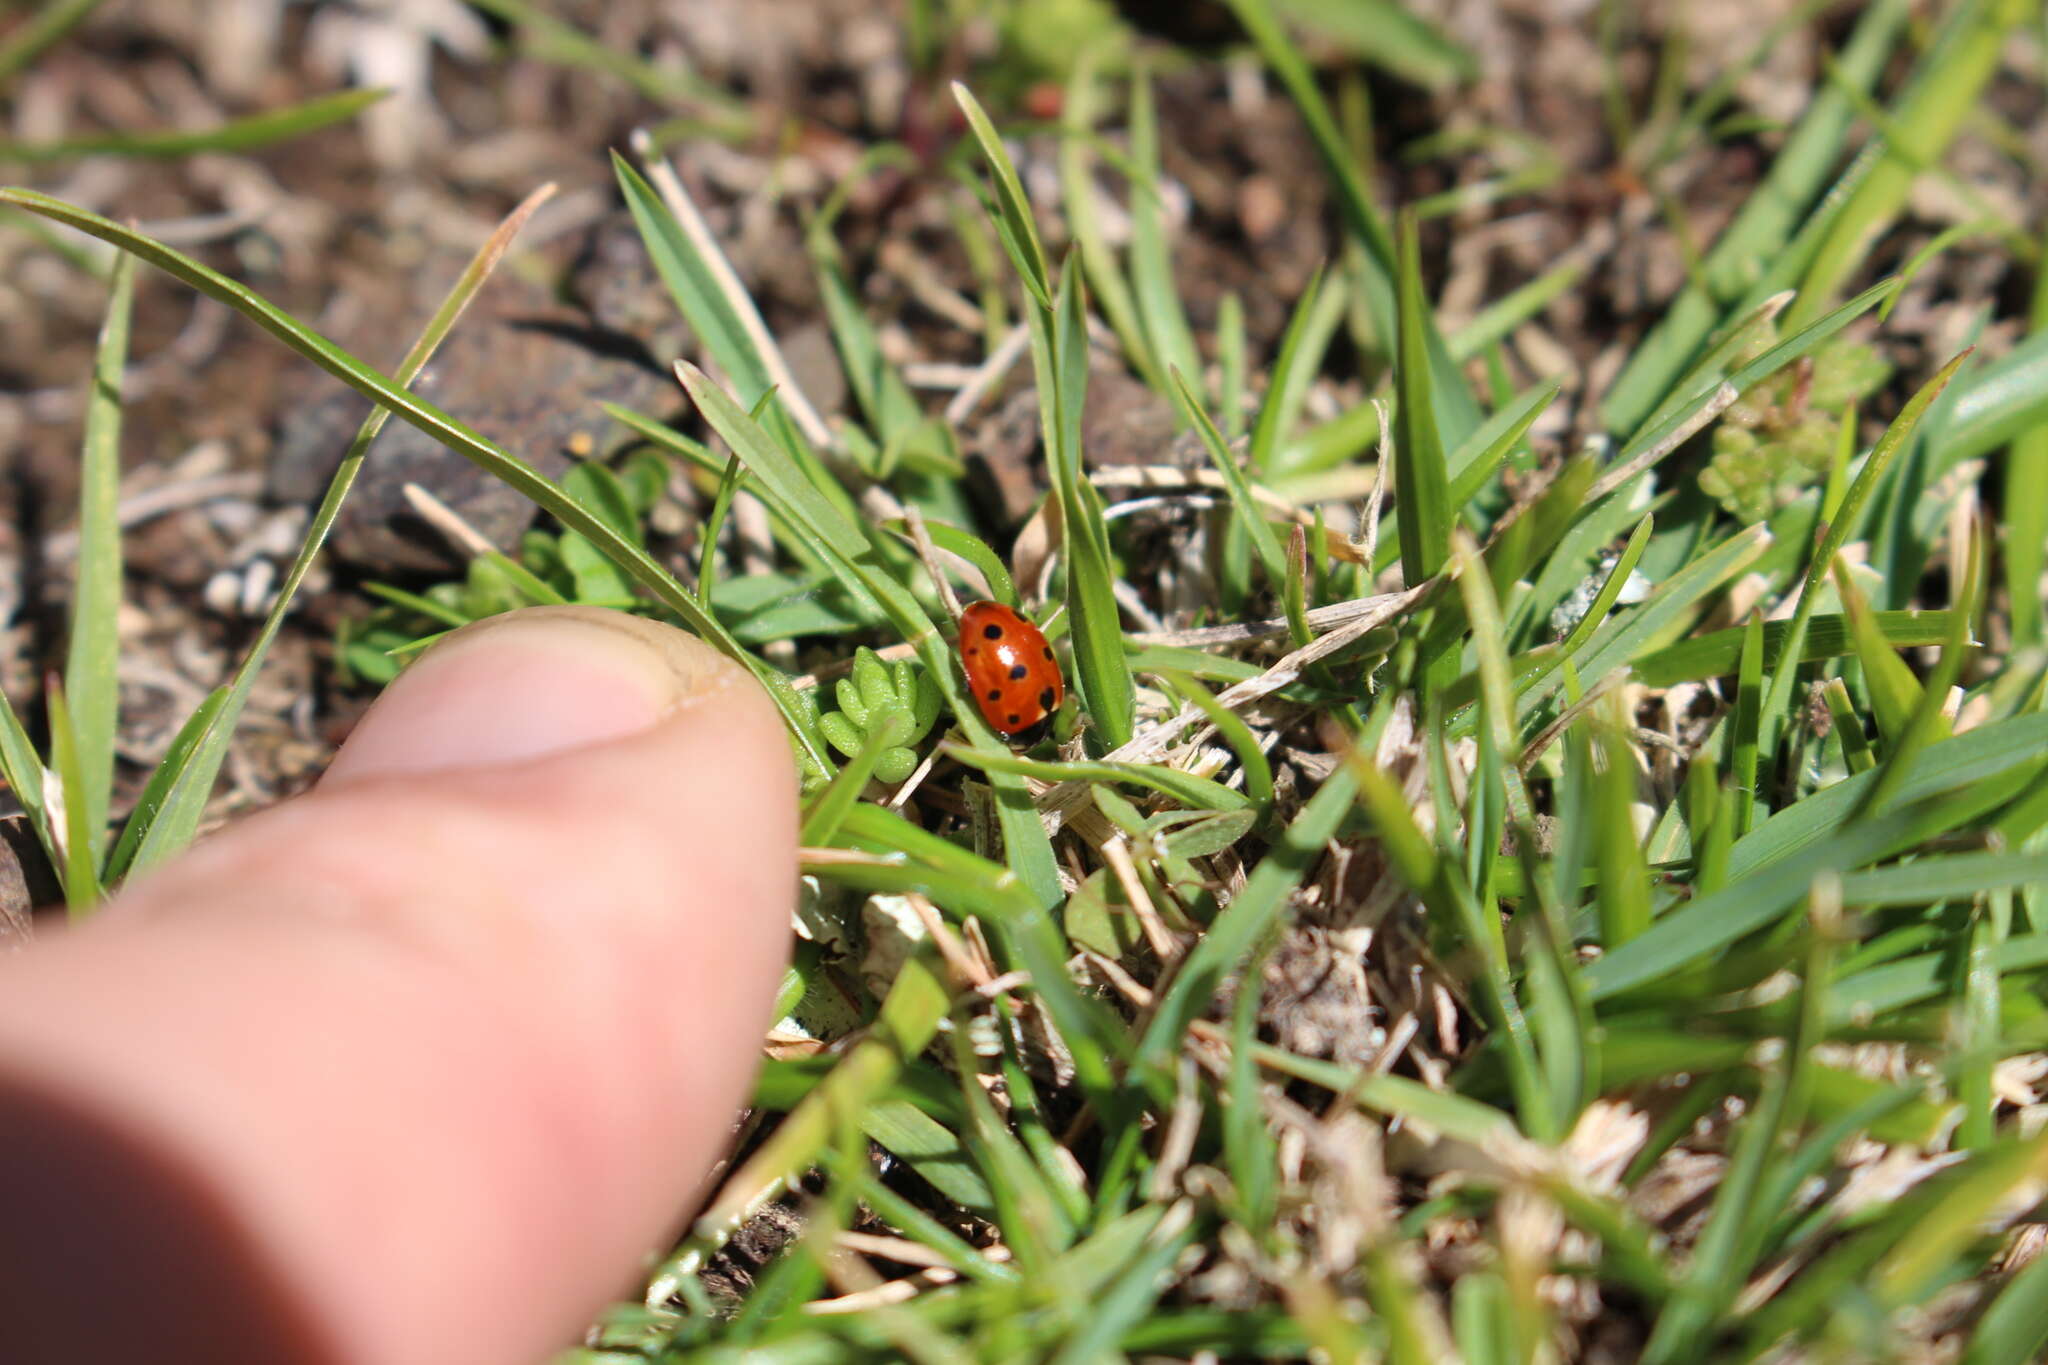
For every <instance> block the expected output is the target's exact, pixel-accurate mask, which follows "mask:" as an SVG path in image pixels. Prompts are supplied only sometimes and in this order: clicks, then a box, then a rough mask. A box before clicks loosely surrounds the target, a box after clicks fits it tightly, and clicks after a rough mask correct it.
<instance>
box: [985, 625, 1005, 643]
mask: <svg viewBox="0 0 2048 1365" xmlns="http://www.w3.org/2000/svg"><path fill="white" fill-rule="evenodd" d="M981 633H982V634H983V635H986V636H988V638H989V639H991V640H1000V639H1002V638H1003V628H1002V627H1001V626H998V625H994V624H990V625H986V626H983V627H982V628H981Z"/></svg>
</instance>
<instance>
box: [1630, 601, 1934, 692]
mask: <svg viewBox="0 0 2048 1365" xmlns="http://www.w3.org/2000/svg"><path fill="white" fill-rule="evenodd" d="M1871 623H1872V625H1873V626H1875V627H1876V630H1877V638H1878V639H1880V640H1882V641H1884V642H1885V643H1886V644H1888V645H1890V646H1892V647H1893V648H1897V649H1907V648H1911V647H1913V646H1916V645H1934V644H1940V643H1941V641H1942V639H1943V638H1944V637H1945V636H1946V635H1947V633H1948V624H1949V622H1948V613H1947V612H1946V611H1880V612H1874V613H1872V616H1871ZM1791 624H1792V623H1791V622H1789V621H1766V622H1764V655H1765V657H1766V658H1773V657H1777V656H1778V655H1779V654H1781V653H1784V652H1786V651H1784V649H1783V645H1784V641H1785V635H1786V632H1787V631H1788V630H1789V629H1790V628H1791ZM1744 630H1745V627H1742V626H1730V627H1728V628H1727V629H1726V630H1717V631H1711V632H1709V633H1708V634H1705V635H1695V636H1693V637H1692V638H1691V639H1689V640H1681V641H1679V642H1678V643H1677V644H1675V645H1667V646H1666V647H1664V648H1663V649H1660V650H1657V651H1655V652H1654V653H1651V654H1645V655H1644V656H1643V657H1642V658H1640V659H1637V660H1636V662H1635V673H1636V681H1638V682H1640V683H1642V684H1643V686H1645V687H1670V686H1672V685H1673V684H1674V683H1681V682H1697V681H1700V680H1701V679H1704V678H1719V677H1727V676H1730V675H1732V674H1733V673H1734V672H1735V671H1736V669H1737V667H1739V666H1740V664H1741V660H1742V637H1743V632H1744ZM1854 648H1855V644H1854V642H1853V641H1852V639H1851V637H1850V630H1849V618H1848V617H1847V616H1843V615H1837V614H1835V613H1832V612H1830V613H1827V614H1825V615H1820V616H1815V617H1812V618H1810V619H1809V620H1808V621H1807V624H1806V641H1805V646H1804V648H1802V649H1801V650H1800V655H1799V657H1800V661H1801V662H1803V663H1818V662H1819V661H1821V660H1823V659H1837V658H1840V657H1841V656H1843V655H1844V654H1848V653H1850V652H1851V651H1852V650H1854Z"/></svg>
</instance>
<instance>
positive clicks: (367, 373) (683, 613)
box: [0, 189, 836, 773]
mask: <svg viewBox="0 0 2048 1365" xmlns="http://www.w3.org/2000/svg"><path fill="white" fill-rule="evenodd" d="M0 203H6V204H13V205H16V206H18V207H20V208H24V209H27V210H29V211H31V212H33V213H37V214H40V215H41V216H43V217H45V218H50V219H53V220H55V221H57V222H60V223H64V224H66V225H67V226H70V227H74V228H77V229H78V230H79V231H81V232H85V233H88V234H89V235H91V236H94V237H98V238H99V239H101V240H102V241H106V242H111V243H113V244H114V245H115V246H118V247H120V248H121V249H122V250H124V251H129V252H132V253H134V254H135V255H136V256H138V257H140V258H141V259H142V260H143V261H145V262H147V263H148V264H150V265H153V266H155V267H156V268H157V269H159V270H162V271H164V272H165V273H166V274H168V275H171V276H173V277H175V278H177V279H179V280H182V281H183V282H185V283H186V284H188V285H191V286H192V287H193V288H195V289H197V290H199V291H200V292H201V293H203V294H206V295H207V296H208V297H210V298H213V299H217V300H219V301H220V302H222V303H224V304H226V305H228V306H229V307H230V308H233V309H234V310H235V311H236V312H238V313H241V314H242V315H243V316H244V317H247V318H248V319H250V320H251V321H252V322H255V323H257V324H258V325H259V326H261V327H262V328H263V329H264V330H265V331H267V332H269V333H270V334H271V335H272V336H274V337H276V338H277V339H278V340H280V341H282V342H284V343H285V344H286V345H287V346H289V347H291V348H292V349H293V350H295V351H297V352H298V353H299V354H300V355H302V356H304V357H305V358H306V359H308V360H310V361H312V362H313V363H314V364H316V365H318V366H320V368H321V369H323V370H326V371H327V372H328V373H329V374H331V375H333V376H335V378H337V379H340V380H341V381H342V382H343V383H345V384H347V385H348V386H349V387H350V388H352V389H355V390H356V391H357V392H358V393H361V394H362V395H364V396H365V397H367V398H369V399H371V400H372V401H374V402H377V403H379V404H381V405H383V406H385V407H388V408H390V409H391V410H392V412H393V413H395V414H396V415H397V416H398V417H399V418H400V419H401V420H403V421H404V422H406V423H407V424H408V425H411V426H414V427H417V428H418V429H419V430H420V431H422V432H424V433H426V434H427V435H428V436H431V437H433V438H434V439H435V440H437V441H439V442H440V443H441V444H442V445H445V446H447V447H448V448H449V449H450V450H453V451H454V452H455V453H457V454H458V455H461V456H462V457H463V458H465V459H467V460H469V461H470V462H472V463H473V464H476V465H478V466H479V467H481V468H482V469H484V470H485V471H486V472H488V473H489V474H491V475H492V476H493V477H494V478H496V479H498V480H500V481H501V482H503V483H505V484H507V485H508V486H510V487H512V488H514V489H516V490H518V491H519V492H520V493H521V494H522V495H524V496H525V497H526V498H528V499H529V500H530V501H532V502H533V503H535V504H536V505H537V506H539V507H540V509H541V510H542V511H544V512H547V513H548V514H550V515H551V516H553V517H554V518H555V519H556V520H558V521H560V522H561V523H562V524H563V525H564V526H566V527H568V528H569V529H570V530H572V531H575V532H577V533H578V534H579V535H581V536H583V537H584V538H585V539H586V540H589V541H591V542H592V543H593V544H595V545H596V546H597V547H598V548H599V549H601V550H603V551H604V553H605V555H606V556H607V557H608V558H610V559H611V560H612V562H613V563H615V564H617V565H619V567H620V568H622V569H624V570H625V571H626V572H627V573H628V574H630V575H631V576H632V577H633V579H634V580H635V581H636V582H638V583H640V584H641V586H643V587H645V588H646V589H647V590H648V591H649V592H650V593H652V594H653V595H654V596H655V598H657V599H658V600H659V601H660V602H661V603H662V605H664V606H666V607H668V608H669V609H670V610H671V611H674V612H675V613H676V614H677V615H678V616H680V617H681V618H682V619H683V622H684V624H685V625H686V626H688V628H689V629H690V630H691V631H693V632H695V633H696V634H698V635H700V636H702V637H703V638H704V639H705V640H706V641H707V642H708V643H710V644H712V645H714V646H716V647H717V648H718V650H719V652H721V653H723V654H725V655H726V656H728V657H729V658H731V659H733V660H734V661H735V662H737V663H739V664H740V665H741V666H742V667H744V668H745V669H747V671H748V672H750V673H752V674H753V675H754V676H755V678H757V679H758V680H759V681H760V682H761V684H762V686H764V687H766V688H767V689H768V692H769V695H770V696H772V697H773V698H774V699H775V703H776V707H777V709H778V710H780V711H781V712H782V714H783V718H784V719H785V720H786V721H787V722H788V724H789V727H790V731H791V733H792V735H793V736H794V737H795V738H796V740H797V742H798V743H799V745H801V746H802V748H803V751H804V753H805V754H806V756H807V758H808V760H809V761H810V762H812V763H814V764H816V765H817V766H818V767H819V768H820V770H821V771H823V772H826V773H830V772H832V771H833V770H834V769H835V767H836V765H834V764H833V763H832V762H831V760H830V759H829V758H828V757H827V756H826V745H825V743H824V740H823V739H822V737H820V736H819V735H818V734H817V733H816V730H815V727H814V726H813V725H812V724H811V721H810V718H809V715H808V713H807V712H806V711H805V709H804V707H803V706H802V704H801V703H800V702H799V701H798V700H797V699H796V696H795V693H794V692H793V691H792V689H791V687H790V684H789V680H788V678H786V677H784V676H783V675H782V674H781V673H780V672H778V671H776V670H775V669H772V668H770V667H768V666H767V665H766V664H764V663H762V662H761V661H760V660H759V659H757V658H755V657H754V656H753V655H752V654H751V653H749V652H748V651H747V650H745V649H744V648H742V647H741V646H740V644H739V643H738V641H736V640H734V639H733V638H732V635H731V633H730V632H728V631H727V630H725V629H724V627H722V626H721V625H720V624H719V623H718V621H717V620H716V618H714V617H710V616H707V615H705V613H704V611H703V610H702V608H701V607H699V605H698V604H697V600H696V596H695V594H693V593H692V592H691V591H690V590H689V589H688V588H686V587H684V586H683V585H682V584H681V583H680V582H678V581H677V580H676V578H675V576H674V575H673V574H671V573H670V572H669V571H668V570H667V569H666V568H664V567H663V566H662V565H661V564H660V563H658V562H656V561H655V559H654V558H653V557H652V556H650V555H649V554H648V553H647V552H646V551H645V550H644V549H642V548H641V547H640V546H637V545H634V544H633V543H632V542H630V541H628V540H626V539H624V538H623V537H621V536H619V535H618V534H617V533H616V532H615V531H613V530H612V529H611V528H610V527H608V526H606V525H605V524H604V522H603V521H602V520H600V519H599V518H596V517H593V516H591V515H590V514H589V513H588V512H587V511H585V510H584V509H583V508H581V507H579V506H578V505H577V504H576V502H575V501H574V500H573V499H571V498H569V497H568V496H567V495H565V494H564V493H563V492H562V490H561V489H560V488H558V487H556V486H555V485H554V484H553V483H551V482H549V481H548V480H547V479H546V478H543V477H542V476H541V475H540V474H539V473H538V472H537V471H535V470H534V469H533V467H532V466H530V465H528V464H526V463H525V462H524V461H521V460H519V459H517V458H515V457H514V456H512V455H509V454H507V453H506V452H505V450H504V449H503V448H501V447H500V446H498V445H496V444H495V443H493V442H491V441H488V440H485V439H484V438H483V437H482V436H479V435H478V434H477V433H476V432H474V431H472V430H471V429H470V428H469V427H467V426H465V425H464V424H463V423H461V422H458V421H457V420H455V418H453V417H451V416H449V415H448V413H447V412H445V411H443V410H442V409H441V408H439V407H437V406H436V405H434V404H433V403H430V402H428V401H426V400H425V399H423V398H420V397H419V396H418V395H416V394H411V393H408V392H406V391H405V390H404V389H403V388H401V387H399V386H398V385H395V384H393V383H392V382H391V381H390V380H389V379H388V378H386V377H385V376H384V375H382V374H380V373H378V372H377V371H376V370H374V369H372V368H371V367H369V366H367V365H365V364H363V363H362V362H361V361H360V360H357V359H356V358H355V357H354V356H352V355H349V354H348V353H347V352H346V351H343V350H342V349H340V348H339V347H337V346H336V345H335V344H334V343H333V342H331V341H329V340H328V339H327V338H325V337H323V336H321V335H320V334H319V333H318V332H315V331H314V330H313V329H312V328H310V327H307V326H306V325H305V324H304V323H302V322H300V321H299V320H298V319H296V318H294V317H292V316H291V315H290V314H288V313H286V312H284V311H283V310H282V309H280V308H278V307H277V306H276V305H275V304H273V303H271V302H270V301H269V300H267V299H265V298H263V297H262V296H261V295H260V294H257V293H256V292H255V291H254V290H252V289H250V288H248V287H247V286H245V285H242V284H238V283H236V282H235V281H233V280H231V279H229V278H227V277H226V276H225V275H222V274H220V273H219V272H217V271H215V270H212V269H209V268H208V267H206V266H204V265H201V264H200V263H199V262H197V261H195V260H193V259H192V258H191V257H189V256H186V255H184V254H183V253H181V252H177V251H173V250H172V249H171V248H169V247H167V246H164V245H163V244H162V243H160V242H156V241H153V240H151V239H150V238H148V237H145V236H143V235H141V234H140V233H137V232H133V231H131V230H129V229H128V228H125V227H123V226H121V225H120V224H119V223H116V222H113V221H112V220H110V219H107V218H102V217H101V216H99V215H98V214H96V213H89V212H87V211H86V210H84V209H80V208H77V207H75V206H73V205H71V204H67V203H65V202H64V201H63V200H61V199H55V198H52V197H51V196H49V195H46V194H41V193H39V192H37V191H35V190H23V189H0Z"/></svg>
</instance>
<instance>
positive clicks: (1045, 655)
mask: <svg viewBox="0 0 2048 1365" xmlns="http://www.w3.org/2000/svg"><path fill="white" fill-rule="evenodd" d="M959 648H960V666H961V668H962V669H963V670H965V671H966V674H967V684H968V686H969V687H971V688H972V689H973V690H974V704H975V705H976V706H978V707H979V708H980V709H981V718H982V719H983V720H985V721H987V722H988V723H989V727H990V728H991V729H993V730H994V731H995V732H996V733H997V734H999V735H1002V736H1003V737H1004V738H1006V739H1008V740H1010V741H1011V742H1012V743H1016V744H1026V745H1028V744H1033V743H1036V742H1037V740H1038V738H1039V737H1040V736H1041V735H1043V734H1044V733H1045V725H1046V722H1047V721H1048V720H1050V719H1051V718H1052V713H1053V712H1055V711H1057V710H1059V709H1060V701H1061V699H1062V698H1064V697H1065V696H1066V694H1067V683H1066V679H1065V678H1063V677H1061V676H1060V666H1059V661H1058V660H1056V659H1054V658H1053V655H1052V646H1051V645H1049V644H1047V643H1046V642H1045V636H1044V634H1043V633H1042V632H1041V631H1040V630H1039V629H1038V627H1037V626H1034V625H1032V624H1031V622H1030V621H1028V620H1026V619H1025V618H1024V617H1023V616H1021V615H1019V614H1018V613H1017V612H1015V611H1013V610H1011V609H1010V608H1009V607H1006V606H1004V605H1003V604H1002V603H1000V602H971V603H969V604H968V605H967V606H965V607H963V608H961V611H960V646H959Z"/></svg>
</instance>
